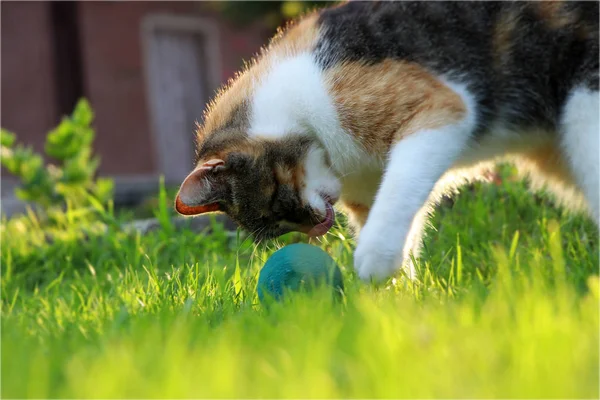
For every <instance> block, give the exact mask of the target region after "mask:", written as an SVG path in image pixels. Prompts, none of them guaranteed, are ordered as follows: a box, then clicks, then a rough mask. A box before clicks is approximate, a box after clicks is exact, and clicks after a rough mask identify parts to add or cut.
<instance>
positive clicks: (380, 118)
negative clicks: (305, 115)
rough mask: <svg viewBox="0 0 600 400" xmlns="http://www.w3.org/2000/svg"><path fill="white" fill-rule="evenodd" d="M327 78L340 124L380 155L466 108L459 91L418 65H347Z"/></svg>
mask: <svg viewBox="0 0 600 400" xmlns="http://www.w3.org/2000/svg"><path fill="white" fill-rule="evenodd" d="M326 77H327V80H328V83H329V86H330V89H331V92H332V94H333V96H334V99H335V103H336V106H337V111H338V115H339V117H340V122H341V124H342V127H343V128H344V129H345V130H346V131H347V132H349V133H351V134H352V135H354V136H355V137H356V138H357V139H358V140H359V141H360V142H361V143H362V144H363V146H364V148H365V149H367V150H368V151H371V152H375V153H377V154H384V153H386V152H387V151H388V150H389V148H390V146H391V145H392V143H394V142H396V141H398V140H400V139H401V138H402V137H404V136H406V135H410V134H411V133H414V132H416V131H418V130H420V129H428V128H436V127H440V126H444V125H446V124H449V123H452V122H455V121H458V120H459V119H460V118H462V117H463V116H464V114H465V112H466V108H465V105H464V104H463V102H462V100H461V99H460V97H459V96H458V94H456V93H455V92H454V91H453V90H451V89H450V88H449V87H447V86H446V85H444V84H443V83H442V82H441V81H440V80H438V79H437V78H436V77H435V76H433V75H432V74H430V73H429V72H427V71H426V70H425V69H424V68H422V67H420V66H418V65H416V64H414V63H407V62H402V61H394V60H389V59H388V60H384V61H382V62H380V63H378V64H375V65H364V64H360V63H346V64H343V65H340V66H338V67H335V68H332V69H331V70H329V71H327V75H326Z"/></svg>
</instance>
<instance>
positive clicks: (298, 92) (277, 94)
mask: <svg viewBox="0 0 600 400" xmlns="http://www.w3.org/2000/svg"><path fill="white" fill-rule="evenodd" d="M251 109H252V112H251V117H250V129H249V134H250V135H251V136H255V137H263V138H270V139H277V138H281V137H285V136H286V135H311V136H313V137H316V138H317V139H318V140H319V141H320V142H321V144H322V145H323V146H324V147H325V149H326V151H327V153H328V154H329V157H330V160H331V162H332V166H333V168H334V170H335V171H336V172H337V173H338V174H340V175H342V174H344V173H345V172H344V170H348V169H349V168H351V166H352V165H356V163H357V160H359V159H361V158H362V157H361V155H362V153H363V152H362V151H361V149H360V146H359V145H358V144H356V142H355V141H354V139H353V138H352V137H351V136H350V135H348V134H347V133H346V132H345V131H344V130H343V129H342V127H341V125H340V122H339V119H338V115H337V111H336V108H335V104H334V102H333V100H332V98H331V96H330V94H329V91H328V87H327V85H326V83H325V81H324V78H323V74H322V71H321V68H320V67H319V66H318V65H317V63H316V61H315V60H314V57H313V55H312V54H309V53H303V54H299V55H297V56H294V57H291V58H283V59H279V60H274V61H272V63H271V65H270V67H269V72H268V73H267V74H266V75H265V76H264V77H263V78H262V79H261V81H260V82H258V83H257V88H256V91H255V93H254V96H253V98H252V107H251Z"/></svg>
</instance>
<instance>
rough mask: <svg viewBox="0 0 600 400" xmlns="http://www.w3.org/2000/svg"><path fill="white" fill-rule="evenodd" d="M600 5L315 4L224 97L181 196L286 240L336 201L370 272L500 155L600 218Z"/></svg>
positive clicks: (324, 215) (324, 224) (395, 257)
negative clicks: (441, 198)
mask: <svg viewBox="0 0 600 400" xmlns="http://www.w3.org/2000/svg"><path fill="white" fill-rule="evenodd" d="M598 11H599V3H598V2H587V3H575V2H564V3H563V2H531V3H529V2H397V3H393V2H350V3H346V4H343V5H341V6H337V7H333V8H329V9H325V10H321V11H319V12H316V13H313V14H310V15H308V16H306V17H304V18H303V19H301V20H300V21H299V22H298V23H296V24H294V25H293V26H291V27H290V28H288V29H286V30H285V31H282V32H280V33H279V34H278V35H277V36H276V37H275V38H274V40H273V41H272V42H271V44H270V45H269V47H268V48H267V49H266V50H264V51H263V52H262V53H261V54H260V56H259V57H258V58H257V59H256V60H255V61H254V62H253V63H252V64H251V65H249V66H248V67H247V68H246V69H245V70H244V71H243V72H242V73H240V74H239V75H238V76H237V77H236V78H235V79H234V80H232V81H231V82H230V83H229V84H228V86H227V87H226V88H225V89H223V90H221V92H220V93H219V94H218V95H217V96H216V99H215V100H214V101H213V102H212V103H211V104H210V106H209V107H208V110H207V112H206V114H205V118H204V123H203V125H202V126H200V127H199V129H198V132H197V142H198V143H197V159H198V162H197V166H196V168H195V169H194V170H193V171H192V172H191V173H190V175H189V176H188V177H187V178H186V179H185V181H184V182H183V184H182V185H181V189H180V191H179V194H178V196H177V198H176V202H175V203H176V204H175V207H176V209H177V211H178V212H179V213H181V214H184V215H195V214H201V213H204V212H210V211H222V212H225V213H227V214H229V216H231V217H232V218H233V219H234V220H235V221H237V222H238V223H239V224H240V225H241V226H242V227H244V228H246V229H247V230H249V231H250V232H251V233H252V234H254V235H255V236H257V237H260V238H273V237H276V236H278V235H281V234H283V233H286V232H289V231H300V232H305V233H306V234H308V235H311V236H318V235H323V234H325V233H326V232H327V231H328V230H329V228H331V226H332V224H333V222H334V218H335V213H334V210H333V205H334V204H337V205H338V206H340V207H341V208H342V209H344V210H345V211H346V212H347V213H348V215H349V219H350V221H351V222H352V224H353V225H354V227H355V228H356V231H357V233H358V234H359V236H358V242H357V248H356V251H355V255H354V260H355V269H356V271H357V273H358V275H359V276H360V278H362V279H364V280H370V279H373V280H381V279H385V278H387V277H389V276H390V275H391V274H393V273H394V272H395V271H396V270H397V269H398V268H399V267H400V266H402V265H403V263H404V260H407V259H408V255H409V252H411V251H412V252H413V253H414V252H416V251H418V248H419V243H420V239H419V235H418V233H419V231H420V228H421V225H422V223H423V221H424V219H425V218H426V216H427V210H428V206H429V205H430V204H432V202H434V201H435V200H436V198H437V197H438V195H439V193H443V192H444V191H445V190H446V189H447V187H448V185H452V184H453V183H455V182H457V180H460V179H463V178H464V179H469V178H470V177H473V176H474V175H476V173H477V171H479V169H478V167H479V166H480V165H482V164H481V163H482V162H490V161H495V160H497V159H498V158H499V157H510V158H512V159H513V160H515V161H516V162H517V163H518V164H519V165H521V166H522V167H524V168H525V169H526V170H528V171H530V172H532V173H534V176H535V177H538V178H541V179H542V182H543V183H544V184H546V185H548V186H549V187H551V188H555V189H557V190H556V191H557V193H559V194H560V195H561V196H562V198H570V202H571V203H572V204H577V203H578V202H579V200H580V199H583V200H585V203H586V207H587V208H588V209H589V210H590V212H591V215H592V216H593V218H594V220H595V221H596V223H598V222H599V218H600V204H599V202H600V199H599V192H600V186H599V179H600V177H599V151H600V147H599V136H600V132H599V129H600V127H599V100H598V81H599V72H598V57H599V52H598V17H599V13H598ZM409 272H410V274H411V275H413V274H414V271H412V270H410V271H409Z"/></svg>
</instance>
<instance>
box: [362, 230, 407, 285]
mask: <svg viewBox="0 0 600 400" xmlns="http://www.w3.org/2000/svg"><path fill="white" fill-rule="evenodd" d="M363 237H364V236H361V239H362V238H363ZM384 237H385V236H384V235H382V236H379V237H378V238H377V237H376V238H372V237H364V240H360V239H359V241H358V246H357V247H356V251H355V252H354V269H355V270H356V273H357V274H358V276H359V278H360V279H362V280H363V281H367V282H368V281H374V282H381V281H383V280H385V279H387V278H389V277H390V276H392V275H393V274H394V273H395V272H396V271H397V270H398V269H399V268H400V266H401V265H402V260H401V258H402V257H398V255H399V254H400V255H401V253H402V251H401V250H402V246H401V245H402V243H395V244H397V245H398V247H396V246H389V245H386V242H388V241H389V240H390V239H389V238H386V239H383V238H384ZM398 249H400V251H398Z"/></svg>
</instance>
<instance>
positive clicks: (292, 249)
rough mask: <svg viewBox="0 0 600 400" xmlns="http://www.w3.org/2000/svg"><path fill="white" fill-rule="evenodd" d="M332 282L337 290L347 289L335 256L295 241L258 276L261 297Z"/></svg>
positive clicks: (267, 264) (280, 250) (279, 251)
mask: <svg viewBox="0 0 600 400" xmlns="http://www.w3.org/2000/svg"><path fill="white" fill-rule="evenodd" d="M322 284H329V285H332V286H333V289H334V290H335V291H336V292H340V290H343V289H344V284H343V281H342V273H341V271H340V269H339V267H338V266H337V265H336V263H335V261H334V260H333V258H331V257H330V256H329V254H327V253H326V252H325V251H323V250H322V249H321V248H319V247H317V246H312V245H309V244H304V243H296V244H292V245H289V246H285V247H283V248H281V249H279V250H277V251H276V252H275V253H274V254H273V255H272V256H271V257H270V258H269V259H268V260H267V262H266V264H265V266H264V267H263V268H262V270H261V271H260V275H259V276H258V286H257V290H258V299H259V300H260V301H261V302H262V301H264V300H265V298H266V297H267V296H266V295H267V294H268V297H273V298H274V299H276V300H281V299H282V298H283V295H284V292H285V291H286V290H293V291H297V290H301V289H306V290H310V289H311V288H314V287H315V286H318V285H322Z"/></svg>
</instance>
